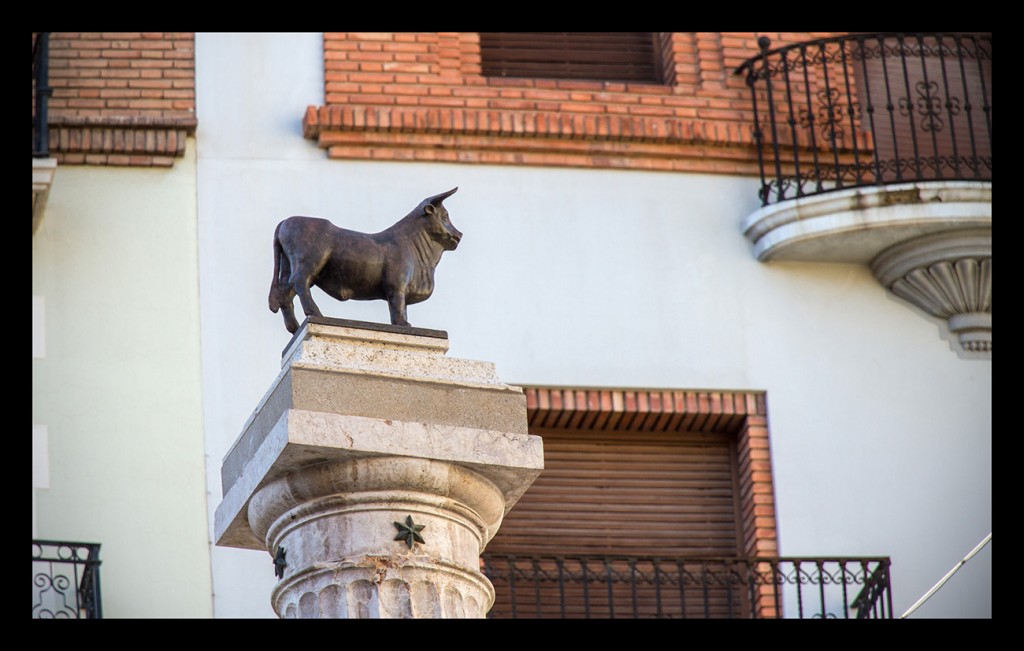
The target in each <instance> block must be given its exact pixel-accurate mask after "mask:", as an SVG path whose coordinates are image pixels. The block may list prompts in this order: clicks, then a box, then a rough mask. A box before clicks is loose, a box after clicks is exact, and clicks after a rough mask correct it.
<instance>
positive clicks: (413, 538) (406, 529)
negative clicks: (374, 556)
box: [394, 515, 427, 549]
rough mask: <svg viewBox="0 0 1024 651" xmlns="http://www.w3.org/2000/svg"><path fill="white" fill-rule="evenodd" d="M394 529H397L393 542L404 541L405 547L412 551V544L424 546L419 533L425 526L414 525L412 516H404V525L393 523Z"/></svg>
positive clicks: (424, 542)
mask: <svg viewBox="0 0 1024 651" xmlns="http://www.w3.org/2000/svg"><path fill="white" fill-rule="evenodd" d="M394 525H395V528H396V529H398V535H397V536H395V540H404V541H405V544H406V545H409V549H412V546H413V544H414V543H423V544H426V541H424V540H423V537H422V536H421V535H420V532H421V531H423V527H425V526H427V525H425V524H414V523H413V521H412V516H411V515H409V516H406V518H405V523H404V524H403V523H401V522H395V523H394Z"/></svg>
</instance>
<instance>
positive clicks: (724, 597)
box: [484, 387, 777, 619]
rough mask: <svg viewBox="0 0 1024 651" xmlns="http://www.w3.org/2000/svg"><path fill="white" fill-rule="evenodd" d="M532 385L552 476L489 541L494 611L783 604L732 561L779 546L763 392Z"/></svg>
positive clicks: (536, 613)
mask: <svg viewBox="0 0 1024 651" xmlns="http://www.w3.org/2000/svg"><path fill="white" fill-rule="evenodd" d="M524 389H525V391H526V396H527V412H528V418H529V423H530V432H531V433H532V434H538V435H540V436H542V437H543V438H544V471H543V472H542V473H541V475H540V477H538V478H537V480H536V481H535V482H534V484H533V485H532V486H531V487H530V489H529V490H528V491H526V493H525V494H524V495H523V496H522V498H521V499H520V500H519V502H517V503H516V505H515V506H514V507H513V508H512V510H511V511H510V512H509V513H508V514H507V515H506V516H505V519H504V521H503V523H502V525H501V529H500V530H499V531H498V533H497V534H496V535H495V537H494V538H493V539H492V540H491V541H490V543H488V545H487V548H486V549H485V552H484V568H485V573H486V574H487V575H488V577H489V578H490V580H491V582H492V583H493V585H494V587H495V593H496V594H495V602H494V607H493V608H492V610H491V612H490V614H489V617H491V618H496V619H502V618H521V617H527V618H532V617H542V618H547V617H555V618H557V617H565V618H587V617H598V618H615V617H621V616H625V617H631V616H636V617H681V616H690V617H692V616H699V617H742V616H749V615H750V614H752V613H759V612H762V611H764V612H770V611H771V608H773V607H774V603H775V602H774V601H772V596H771V595H770V594H769V593H770V589H771V586H767V587H764V588H761V587H758V588H751V587H750V586H749V585H745V584H741V583H737V582H736V581H735V580H733V579H734V578H735V577H739V576H744V575H743V573H742V572H743V569H742V568H739V567H738V566H734V565H730V563H733V562H734V560H736V559H740V558H741V557H744V558H747V559H752V558H753V557H757V556H764V555H774V554H777V547H776V545H775V540H776V534H775V516H774V497H773V489H772V480H771V460H770V458H769V451H768V429H767V421H766V409H765V398H764V395H763V394H758V393H746V392H722V391H706V392H705V391H681V390H641V389H638V390H628V389H582V388H580V389H575V388H549V387H524ZM741 562H742V561H741ZM751 562H753V561H751ZM744 567H746V568H749V567H753V565H747V566H744ZM741 585H743V586H744V587H742V588H741ZM759 591H765V594H761V593H760V592H759Z"/></svg>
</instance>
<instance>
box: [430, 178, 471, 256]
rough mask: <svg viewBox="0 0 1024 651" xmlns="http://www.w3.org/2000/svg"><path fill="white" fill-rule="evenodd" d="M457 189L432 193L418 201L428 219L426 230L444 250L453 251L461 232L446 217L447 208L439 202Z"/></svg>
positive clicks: (460, 237)
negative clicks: (431, 195) (432, 194)
mask: <svg viewBox="0 0 1024 651" xmlns="http://www.w3.org/2000/svg"><path fill="white" fill-rule="evenodd" d="M458 189H459V188H458V187H454V188H452V189H451V190H449V191H448V192H442V193H441V194H438V195H434V196H433V197H429V198H427V199H424V200H423V201H422V202H421V203H420V210H421V212H422V214H423V217H424V219H426V220H428V225H427V232H428V233H430V236H431V237H432V238H433V239H434V240H435V241H437V242H438V243H439V244H440V245H441V246H442V247H444V250H445V251H454V250H455V247H457V246H458V245H459V241H460V240H461V239H462V233H461V232H460V231H459V229H457V228H455V225H454V224H452V222H451V220H450V219H448V210H447V209H446V208H445V207H444V206H443V205H442V204H441V202H442V201H444V200H445V199H447V198H448V197H450V196H452V195H453V194H455V191H456V190H458Z"/></svg>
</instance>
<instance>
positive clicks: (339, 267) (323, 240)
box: [269, 187, 462, 333]
mask: <svg viewBox="0 0 1024 651" xmlns="http://www.w3.org/2000/svg"><path fill="white" fill-rule="evenodd" d="M456 190H458V188H457V187H456V188H452V189H451V190H449V191H448V192H444V193H441V194H438V195H435V196H433V197H428V198H426V199H424V200H423V201H421V202H420V205H418V206H416V208H415V209H413V211H412V212H410V213H409V214H408V215H406V216H405V217H403V218H402V219H401V220H400V221H399V222H398V223H396V224H395V225H394V226H392V227H391V228H388V229H387V230H384V231H381V232H380V233H375V234H372V235H371V234H367V233H359V232H356V231H350V230H347V229H344V228H338V227H337V226H335V225H334V224H332V223H331V222H329V221H327V220H326V219H320V218H318V217H289V218H288V219H285V220H284V221H282V222H281V223H280V224H278V225H277V229H276V230H275V231H274V279H273V281H271V283H270V298H269V302H270V311H271V312H277V311H278V309H280V310H281V313H282V315H283V316H284V326H285V327H286V328H287V329H288V332H292V333H294V332H295V331H296V330H298V329H299V323H298V322H297V321H296V320H295V312H294V309H293V304H292V301H293V299H294V298H295V296H296V295H298V297H299V301H300V302H301V303H302V309H303V311H304V312H305V313H306V316H321V314H320V309H319V308H318V307H317V306H316V303H314V302H313V297H312V296H311V294H310V291H309V289H310V287H311V286H313V285H316V286H317V287H319V288H320V289H322V290H324V292H326V293H327V294H328V295H329V296H331V297H333V298H336V299H338V300H339V301H347V300H349V299H353V300H357V301H370V300H375V299H383V300H386V301H387V302H388V308H389V310H390V311H391V323H392V324H393V325H401V326H407V325H409V320H408V318H407V316H406V306H407V305H411V304H413V303H420V302H422V301H425V300H427V299H428V298H430V295H431V294H432V293H433V291H434V268H435V267H436V266H437V263H438V262H440V260H441V254H442V253H444V252H445V251H454V250H455V247H457V246H458V245H459V240H461V239H462V233H460V232H459V230H458V229H457V228H455V226H453V225H452V223H451V221H450V220H449V219H448V211H447V210H446V209H445V207H444V206H443V205H441V202H442V201H444V200H445V199H447V198H448V197H450V196H451V195H453V194H454V193H455V191H456Z"/></svg>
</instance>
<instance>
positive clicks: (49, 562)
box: [32, 540, 103, 619]
mask: <svg viewBox="0 0 1024 651" xmlns="http://www.w3.org/2000/svg"><path fill="white" fill-rule="evenodd" d="M100 563H101V561H100V546H99V545H98V544H96V543H75V542H62V541H55V540H33V541H32V618H33V619H100V618H102V617H103V607H102V601H101V599H100Z"/></svg>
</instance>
